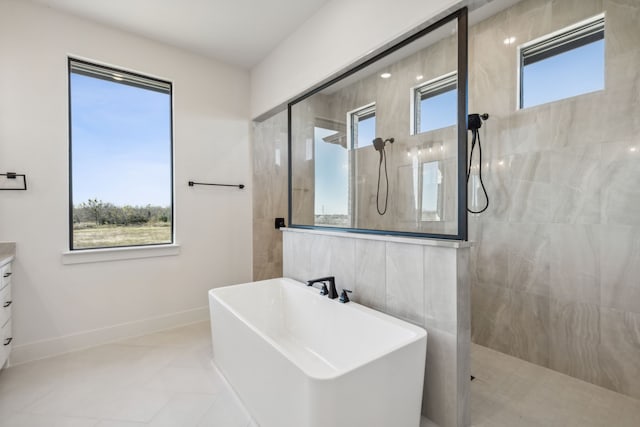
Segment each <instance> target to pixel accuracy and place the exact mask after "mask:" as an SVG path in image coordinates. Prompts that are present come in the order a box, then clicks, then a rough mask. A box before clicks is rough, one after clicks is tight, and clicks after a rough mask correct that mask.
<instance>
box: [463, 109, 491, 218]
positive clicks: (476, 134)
mask: <svg viewBox="0 0 640 427" xmlns="http://www.w3.org/2000/svg"><path fill="white" fill-rule="evenodd" d="M488 119H489V114H487V113H484V114H469V117H468V118H467V129H469V130H470V131H471V134H472V135H473V137H472V139H471V153H470V154H469V168H468V169H467V185H468V184H469V177H470V176H471V163H472V162H473V151H474V150H475V148H476V140H477V141H478V178H479V179H480V187H481V188H482V191H483V192H484V197H485V199H486V204H485V205H484V207H483V208H482V209H480V210H477V211H474V210H471V209H469V208H467V211H469V213H472V214H479V213H482V212H484V211H486V210H487V208H488V207H489V195H488V194H487V189H486V188H485V186H484V181H483V180H482V143H481V142H480V128H481V127H482V122H483V121H486V120H488Z"/></svg>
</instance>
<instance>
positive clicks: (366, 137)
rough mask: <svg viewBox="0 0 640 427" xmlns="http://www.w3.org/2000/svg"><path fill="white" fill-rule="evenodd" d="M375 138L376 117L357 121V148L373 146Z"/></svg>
mask: <svg viewBox="0 0 640 427" xmlns="http://www.w3.org/2000/svg"><path fill="white" fill-rule="evenodd" d="M375 137H376V116H371V117H367V118H366V119H360V120H358V144H357V145H356V146H357V147H366V146H368V145H372V144H373V139H374V138H375Z"/></svg>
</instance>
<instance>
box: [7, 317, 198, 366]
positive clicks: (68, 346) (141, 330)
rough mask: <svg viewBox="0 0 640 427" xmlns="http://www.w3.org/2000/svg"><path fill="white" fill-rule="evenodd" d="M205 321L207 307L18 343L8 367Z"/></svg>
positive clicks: (12, 351) (12, 352)
mask: <svg viewBox="0 0 640 427" xmlns="http://www.w3.org/2000/svg"><path fill="white" fill-rule="evenodd" d="M205 320H209V307H208V306H204V307H200V308H195V309H191V310H185V311H180V312H177V313H171V314H167V315H163V316H157V317H152V318H148V319H143V320H137V321H135V322H128V323H121V324H118V325H114V326H108V327H106V328H101V329H93V330H90V331H85V332H80V333H77V334H72V335H65V336H62V337H57V338H51V339H47V340H42V341H36V342H32V343H27V344H21V345H17V346H14V347H13V349H12V350H11V356H10V359H9V362H10V363H9V366H15V365H19V364H22V363H26V362H31V361H34V360H38V359H44V358H47V357H52V356H57V355H60V354H64V353H69V352H70V351H76V350H81V349H84V348H88V347H95V346H98V345H102V344H107V343H110V342H113V341H118V340H122V339H125V338H130V337H135V336H139V335H145V334H150V333H152V332H158V331H161V330H165V329H171V328H175V327H178V326H182V325H186V324H189V323H195V322H201V321H205Z"/></svg>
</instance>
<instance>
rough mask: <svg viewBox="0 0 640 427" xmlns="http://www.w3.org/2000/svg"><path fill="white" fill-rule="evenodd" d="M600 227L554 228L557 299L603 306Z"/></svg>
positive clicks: (552, 252) (553, 292)
mask: <svg viewBox="0 0 640 427" xmlns="http://www.w3.org/2000/svg"><path fill="white" fill-rule="evenodd" d="M599 227H600V226H597V225H571V224H554V225H551V226H550V228H549V230H550V236H551V245H550V248H549V252H550V256H551V284H550V288H549V290H550V293H551V295H552V296H553V297H554V298H558V299H562V300H566V301H574V302H584V303H589V304H598V305H599V304H600V234H599V233H600V230H599Z"/></svg>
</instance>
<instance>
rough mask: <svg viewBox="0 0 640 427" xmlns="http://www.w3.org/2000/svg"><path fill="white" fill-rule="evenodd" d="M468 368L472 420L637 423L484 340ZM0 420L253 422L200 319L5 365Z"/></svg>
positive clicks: (620, 407) (618, 402)
mask: <svg viewBox="0 0 640 427" xmlns="http://www.w3.org/2000/svg"><path fill="white" fill-rule="evenodd" d="M472 370H473V373H474V375H475V376H476V379H475V380H474V381H473V382H472V383H471V384H472V386H471V389H472V401H471V404H472V408H471V413H472V423H473V425H476V426H486V427H489V426H491V427H501V426H505V427H507V426H508V427H520V426H523V427H528V426H545V427H546V426H563V427H565V426H607V427H612V426H621V427H622V426H634V427H635V426H638V425H640V402H639V401H637V400H634V399H630V398H627V397H624V396H621V395H619V394H616V393H613V392H610V391H608V390H605V389H602V388H600V387H596V386H593V385H591V384H588V383H585V382H582V381H579V380H576V379H573V378H570V377H567V376H565V375H561V374H558V373H556V372H553V371H549V370H547V369H544V368H541V367H539V366H536V365H532V364H529V363H526V362H523V361H521V360H519V359H515V358H512V357H509V356H506V355H504V354H502V353H497V352H494V351H492V350H489V349H487V348H484V347H480V346H473V353H472ZM0 425H2V426H3V427H14V426H28V427H39V426H43V427H57V426H78V427H84V426H110V427H117V426H143V425H148V426H179V427H188V426H216V427H252V426H255V424H254V423H253V422H252V421H251V419H250V417H249V416H248V414H247V412H246V410H245V409H244V408H243V407H242V405H241V404H240V402H238V400H237V399H236V397H235V395H234V394H233V393H232V392H231V390H230V388H229V386H228V384H226V382H225V380H224V379H223V378H222V376H221V375H220V374H219V373H218V371H217V370H216V368H215V367H214V366H213V365H212V363H211V336H210V332H209V324H208V322H202V323H196V324H193V325H188V326H184V327H181V328H176V329H172V330H168V331H163V332H157V333H154V334H150V335H145V336H141V337H137V338H131V339H127V340H124V341H119V342H117V343H112V344H108V345H104V346H100V347H95V348H92V349H88V350H83V351H78V352H74V353H69V354H66V355H62V356H58V357H54V358H50V359H45V360H41V361H37V362H32V363H27V364H24V365H19V366H15V367H11V368H9V369H5V370H3V371H2V372H0ZM393 427H396V426H393ZM397 427H401V426H397ZM421 427H437V426H435V425H434V424H433V423H431V422H429V421H428V420H426V419H423V420H422V423H421Z"/></svg>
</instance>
